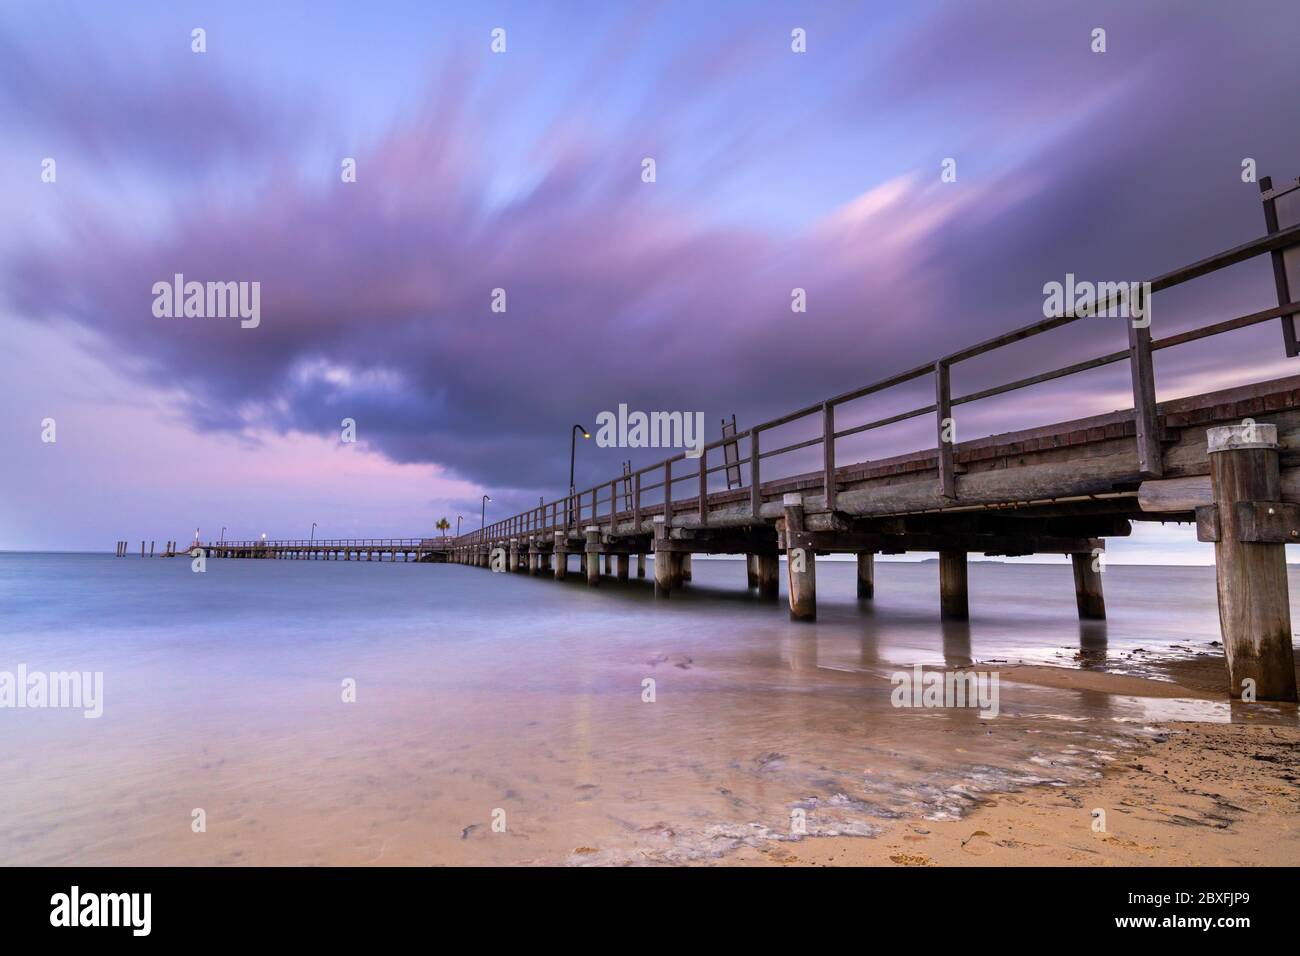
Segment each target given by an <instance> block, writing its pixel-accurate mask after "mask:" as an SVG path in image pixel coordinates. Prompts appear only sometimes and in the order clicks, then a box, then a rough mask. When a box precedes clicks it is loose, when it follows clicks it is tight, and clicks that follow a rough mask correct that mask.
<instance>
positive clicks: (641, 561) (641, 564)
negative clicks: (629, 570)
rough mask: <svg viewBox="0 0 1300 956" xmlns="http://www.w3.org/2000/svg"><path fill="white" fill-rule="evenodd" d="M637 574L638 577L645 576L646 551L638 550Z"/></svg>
mask: <svg viewBox="0 0 1300 956" xmlns="http://www.w3.org/2000/svg"><path fill="white" fill-rule="evenodd" d="M636 576H637V577H638V578H643V577H645V552H644V551H638V552H637V555H636Z"/></svg>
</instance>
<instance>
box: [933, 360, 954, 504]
mask: <svg viewBox="0 0 1300 956" xmlns="http://www.w3.org/2000/svg"><path fill="white" fill-rule="evenodd" d="M934 418H935V423H936V425H937V432H938V438H939V494H940V495H942V496H943V497H945V498H956V497H957V476H956V474H955V472H954V470H953V454H952V450H953V445H955V444H956V442H957V429H956V422H954V421H953V418H952V375H951V373H950V371H949V366H948V363H947V362H944V361H942V360H940V361H938V362H935V363H934Z"/></svg>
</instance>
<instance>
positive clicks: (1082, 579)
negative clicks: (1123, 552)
mask: <svg viewBox="0 0 1300 956" xmlns="http://www.w3.org/2000/svg"><path fill="white" fill-rule="evenodd" d="M1070 561H1071V562H1073V564H1074V598H1075V602H1076V603H1077V604H1078V605H1079V617H1080V619H1082V620H1103V619H1105V617H1106V599H1105V597H1104V596H1103V594H1102V590H1101V569H1100V568H1099V567H1098V568H1094V567H1093V565H1094V563H1095V562H1096V561H1097V558H1096V557H1094V556H1093V555H1092V554H1091V553H1089V552H1084V553H1081V554H1072V555H1070Z"/></svg>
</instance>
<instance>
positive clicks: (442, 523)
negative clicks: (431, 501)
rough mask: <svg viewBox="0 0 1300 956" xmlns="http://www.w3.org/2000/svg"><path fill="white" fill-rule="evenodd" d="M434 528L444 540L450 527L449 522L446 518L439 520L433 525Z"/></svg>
mask: <svg viewBox="0 0 1300 956" xmlns="http://www.w3.org/2000/svg"><path fill="white" fill-rule="evenodd" d="M434 527H435V528H437V529H438V530H439V531H441V532H442V536H443V537H444V538H445V537H447V529H448V528H450V527H451V522H450V521H448V520H447V519H446V518H439V519H438V523H437V524H436V525H434Z"/></svg>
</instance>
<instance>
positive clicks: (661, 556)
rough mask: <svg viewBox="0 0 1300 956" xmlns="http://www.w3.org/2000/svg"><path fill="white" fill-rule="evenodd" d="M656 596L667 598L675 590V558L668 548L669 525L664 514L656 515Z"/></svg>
mask: <svg viewBox="0 0 1300 956" xmlns="http://www.w3.org/2000/svg"><path fill="white" fill-rule="evenodd" d="M654 526H655V597H657V598H666V597H668V596H669V595H670V594H672V592H673V560H672V552H671V551H669V550H668V525H667V522H665V521H664V516H663V515H655V519H654Z"/></svg>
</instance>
